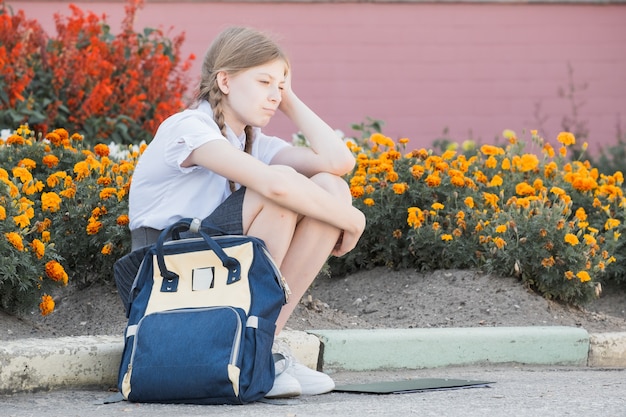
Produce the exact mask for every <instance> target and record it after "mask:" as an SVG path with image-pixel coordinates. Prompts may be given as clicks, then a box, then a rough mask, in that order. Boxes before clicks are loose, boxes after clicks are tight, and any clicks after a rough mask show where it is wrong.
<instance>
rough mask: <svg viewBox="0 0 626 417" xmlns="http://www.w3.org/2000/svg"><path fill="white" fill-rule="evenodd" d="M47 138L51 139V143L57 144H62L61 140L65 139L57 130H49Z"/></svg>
mask: <svg viewBox="0 0 626 417" xmlns="http://www.w3.org/2000/svg"><path fill="white" fill-rule="evenodd" d="M46 139H48V140H49V141H50V143H52V144H53V145H55V146H59V145H61V142H62V141H63V140H62V139H61V136H60V135H59V134H58V133H56V131H55V132H49V133H48V134H47V135H46Z"/></svg>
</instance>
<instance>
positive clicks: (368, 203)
mask: <svg viewBox="0 0 626 417" xmlns="http://www.w3.org/2000/svg"><path fill="white" fill-rule="evenodd" d="M363 204H365V205H366V206H368V207H371V206H373V205H374V199H373V198H366V199H365V200H363ZM118 224H119V223H118Z"/></svg>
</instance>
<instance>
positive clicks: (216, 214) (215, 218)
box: [130, 187, 246, 250]
mask: <svg viewBox="0 0 626 417" xmlns="http://www.w3.org/2000/svg"><path fill="white" fill-rule="evenodd" d="M245 193H246V189H245V187H241V188H240V189H238V190H237V191H235V192H234V193H232V194H231V195H230V196H229V197H228V198H227V199H226V200H224V202H223V203H222V204H220V205H219V206H218V207H217V208H216V209H215V210H214V211H213V213H211V214H209V216H207V217H206V218H204V219H203V220H202V226H204V227H208V228H211V227H214V228H215V227H216V228H218V229H219V230H220V231H221V232H223V233H224V234H228V235H241V234H243V224H242V215H241V213H242V208H243V198H244V195H245ZM159 234H161V230H157V229H152V228H150V227H140V228H139V229H136V230H132V231H131V233H130V235H131V238H132V250H136V249H139V248H141V247H144V246H149V245H152V244H153V243H156V241H157V239H158V238H159ZM181 237H185V235H184V234H181Z"/></svg>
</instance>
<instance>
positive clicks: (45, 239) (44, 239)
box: [41, 230, 50, 243]
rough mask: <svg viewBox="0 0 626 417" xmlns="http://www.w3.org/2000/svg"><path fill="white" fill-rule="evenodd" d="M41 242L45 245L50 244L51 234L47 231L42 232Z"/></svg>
mask: <svg viewBox="0 0 626 417" xmlns="http://www.w3.org/2000/svg"><path fill="white" fill-rule="evenodd" d="M41 240H42V242H44V243H48V242H50V232H49V231H47V230H45V231H43V232H41Z"/></svg>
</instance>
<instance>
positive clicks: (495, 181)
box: [487, 174, 504, 187]
mask: <svg viewBox="0 0 626 417" xmlns="http://www.w3.org/2000/svg"><path fill="white" fill-rule="evenodd" d="M503 183H504V180H503V179H502V177H501V176H499V175H497V174H496V175H494V176H493V178H491V181H489V184H487V186H489V187H499V186H501V185H502V184H503Z"/></svg>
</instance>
